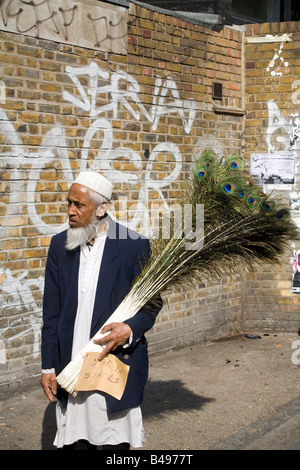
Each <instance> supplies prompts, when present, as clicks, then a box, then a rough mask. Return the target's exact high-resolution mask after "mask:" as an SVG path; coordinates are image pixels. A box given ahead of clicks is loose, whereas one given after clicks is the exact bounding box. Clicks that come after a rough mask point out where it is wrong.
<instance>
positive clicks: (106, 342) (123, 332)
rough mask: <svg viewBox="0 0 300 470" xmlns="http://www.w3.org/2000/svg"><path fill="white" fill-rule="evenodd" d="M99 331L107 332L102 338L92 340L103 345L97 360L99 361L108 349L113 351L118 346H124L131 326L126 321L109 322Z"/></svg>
mask: <svg viewBox="0 0 300 470" xmlns="http://www.w3.org/2000/svg"><path fill="white" fill-rule="evenodd" d="M108 332H109V333H108ZM101 333H102V334H104V333H108V334H107V335H106V336H105V337H104V338H100V339H95V340H94V343H96V344H100V345H101V346H105V348H104V349H103V351H102V352H101V353H100V355H99V358H98V359H99V361H101V360H102V359H103V358H104V357H105V356H106V354H108V353H109V352H110V351H114V350H115V349H117V348H118V347H119V346H124V344H126V343H127V341H128V339H129V338H130V335H131V328H130V326H128V325H127V324H126V323H110V324H109V325H106V326H105V327H104V328H102V330H101Z"/></svg>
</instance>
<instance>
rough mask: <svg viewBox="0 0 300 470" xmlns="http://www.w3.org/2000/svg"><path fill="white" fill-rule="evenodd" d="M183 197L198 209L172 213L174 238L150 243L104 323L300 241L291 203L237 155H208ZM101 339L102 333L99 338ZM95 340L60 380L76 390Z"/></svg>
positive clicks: (273, 259)
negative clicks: (186, 218) (183, 220)
mask: <svg viewBox="0 0 300 470" xmlns="http://www.w3.org/2000/svg"><path fill="white" fill-rule="evenodd" d="M182 194H183V196H182V197H181V198H180V200H179V201H178V203H179V207H180V210H181V214H184V213H185V211H186V208H187V207H189V208H192V211H191V214H192V215H191V220H190V222H189V224H187V225H188V226H186V225H185V224H178V223H177V220H178V219H177V220H176V215H175V214H173V215H172V218H171V226H172V233H171V236H170V237H169V238H165V239H164V238H158V239H154V240H152V241H151V250H152V255H151V257H150V259H148V260H146V261H145V264H144V266H143V268H142V271H141V274H140V276H139V277H138V278H137V279H136V281H135V282H134V284H133V286H132V288H131V290H130V292H129V293H128V295H127V296H126V297H125V299H124V300H123V302H122V303H121V304H120V305H119V307H118V308H117V310H116V311H115V312H114V313H113V315H112V316H111V317H110V318H109V320H108V321H107V322H106V324H109V323H111V322H114V321H124V320H126V319H128V318H129V317H131V316H133V315H135V314H136V313H137V312H138V311H139V310H140V309H141V308H142V307H144V306H145V305H147V306H148V307H151V305H154V304H155V303H156V302H157V300H158V298H159V296H160V294H162V293H163V291H165V290H166V289H168V290H169V289H173V288H177V287H178V286H180V285H181V284H182V283H192V284H194V283H195V282H197V283H198V282H199V280H200V281H203V280H207V279H212V278H221V277H225V276H228V275H233V274H237V273H238V272H240V270H241V269H251V268H252V267H253V266H254V264H256V263H279V262H280V261H281V259H282V255H283V254H284V253H285V252H286V250H287V247H288V245H289V242H290V241H295V240H299V239H300V234H299V231H298V229H297V226H296V225H295V224H294V222H293V220H292V218H291V215H290V211H289V208H288V207H287V206H285V205H284V204H280V202H279V201H277V200H276V201H272V200H271V199H270V196H267V195H265V194H264V193H263V191H262V188H261V187H260V186H258V185H257V184H255V182H254V181H253V180H252V179H251V178H249V176H247V175H246V174H245V172H244V162H243V160H242V159H241V158H240V157H238V156H229V157H226V158H224V159H218V158H217V157H216V156H215V155H214V153H213V152H211V151H206V152H204V153H203V154H202V155H201V157H200V158H199V160H198V161H197V162H196V165H195V169H194V171H193V172H192V173H191V175H190V179H189V181H188V182H187V186H186V188H184V190H183V191H182ZM199 208H200V210H199ZM199 221H200V223H199ZM102 336H103V335H102V334H101V332H100V331H99V332H98V333H97V334H96V335H95V337H94V338H93V339H96V338H99V337H102ZM93 339H92V340H91V341H90V342H89V343H88V344H87V345H86V347H85V348H84V349H83V350H82V351H81V352H80V353H79V354H78V356H77V357H76V358H74V359H73V360H72V361H71V362H70V363H69V364H68V366H67V367H66V368H65V369H64V370H63V371H62V372H61V374H60V375H59V376H58V377H57V380H58V382H59V383H60V385H61V386H62V387H63V388H65V389H66V390H67V391H68V392H69V393H71V394H73V395H76V393H77V392H76V382H77V380H78V377H79V373H80V369H81V365H82V363H83V358H84V355H85V353H86V352H90V351H100V350H101V346H99V345H95V344H94V342H93Z"/></svg>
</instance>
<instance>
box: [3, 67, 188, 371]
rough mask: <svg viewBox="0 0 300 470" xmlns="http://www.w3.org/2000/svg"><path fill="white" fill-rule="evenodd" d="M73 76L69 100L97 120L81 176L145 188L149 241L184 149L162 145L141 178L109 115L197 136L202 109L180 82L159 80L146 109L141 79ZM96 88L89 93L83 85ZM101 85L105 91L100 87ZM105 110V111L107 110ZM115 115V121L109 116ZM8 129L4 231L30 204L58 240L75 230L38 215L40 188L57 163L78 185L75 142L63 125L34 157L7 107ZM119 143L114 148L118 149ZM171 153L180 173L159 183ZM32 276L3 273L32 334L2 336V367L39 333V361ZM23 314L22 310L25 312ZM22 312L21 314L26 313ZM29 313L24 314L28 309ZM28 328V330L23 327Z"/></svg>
mask: <svg viewBox="0 0 300 470" xmlns="http://www.w3.org/2000/svg"><path fill="white" fill-rule="evenodd" d="M66 73H67V75H68V76H69V78H70V80H71V81H72V82H73V83H74V85H75V90H76V91H75V92H74V94H71V93H70V92H68V91H64V92H63V98H64V100H65V101H67V102H70V103H72V104H73V105H74V106H75V107H77V108H78V110H79V112H80V110H82V111H84V112H85V113H87V114H88V115H89V116H90V118H91V125H90V127H89V128H88V129H87V131H86V133H85V136H84V138H83V145H82V149H81V155H80V168H79V169H80V171H82V170H85V169H87V168H89V169H91V170H95V171H99V172H102V173H103V174H105V175H106V176H107V177H108V178H109V179H110V180H111V181H112V182H113V183H126V184H129V185H131V187H132V188H136V187H137V185H138V188H139V190H138V199H137V204H136V206H135V208H134V212H133V215H132V217H131V218H130V220H129V221H128V225H129V226H130V227H131V228H133V229H136V228H137V227H138V226H139V225H141V224H142V222H143V224H142V225H143V227H144V229H145V228H146V234H147V235H148V236H149V235H151V233H150V232H151V221H150V216H149V200H150V196H149V193H150V191H151V190H155V191H157V192H158V194H159V197H160V199H161V201H162V204H163V205H164V207H165V208H168V204H167V201H166V200H165V197H164V193H163V191H162V190H163V188H166V187H168V186H169V185H170V184H171V183H172V182H174V181H175V180H176V179H177V178H178V176H179V174H180V172H181V169H182V155H181V152H180V150H179V147H178V146H177V145H175V144H174V143H171V142H164V143H159V144H157V145H155V146H154V147H153V148H152V150H151V152H149V156H148V158H147V161H146V165H145V168H144V169H143V171H142V172H141V173H140V177H139V176H138V172H139V170H141V168H142V166H143V158H142V156H141V155H140V154H139V153H138V152H136V151H134V150H132V149H131V148H130V147H123V146H117V144H118V142H115V139H114V130H113V127H112V123H111V122H110V120H109V119H107V118H106V117H104V116H103V114H104V113H108V112H110V113H111V115H112V116H113V119H116V118H117V116H118V112H119V111H122V110H126V111H127V112H128V113H129V115H130V117H131V119H132V120H136V121H139V120H140V119H143V120H145V119H146V121H148V122H149V123H150V124H151V127H152V130H153V131H155V130H156V129H157V127H158V125H159V122H160V119H161V117H162V116H166V115H177V116H178V117H179V119H180V120H181V122H182V126H183V128H184V131H185V132H186V133H187V134H188V133H190V131H191V129H192V125H193V122H194V118H195V114H196V105H195V103H194V102H193V101H186V100H181V98H180V94H179V91H178V89H177V86H176V82H175V81H174V80H172V79H170V78H165V79H163V78H157V79H156V82H155V88H154V94H153V102H152V106H151V107H150V110H149V109H146V108H145V106H144V105H143V103H142V102H141V100H140V98H139V92H140V87H139V84H138V82H137V80H136V79H135V78H134V77H132V76H131V75H129V74H127V73H126V72H124V71H118V72H113V73H109V72H108V71H107V70H102V69H101V68H100V67H98V65H97V64H96V63H94V62H91V63H90V64H89V65H87V66H84V67H78V68H76V67H69V66H68V67H67V68H66ZM86 80H87V82H88V86H87V87H84V86H83V82H84V81H86ZM99 83H101V85H99ZM103 101H105V104H102V105H99V103H100V102H101V103H103ZM106 115H107V114H106ZM0 129H1V134H2V136H3V137H4V143H5V147H6V149H10V151H9V152H7V151H5V152H3V153H2V154H0V162H1V166H2V167H3V168H6V167H7V168H9V171H10V192H9V202H8V204H7V206H6V214H5V217H3V218H2V219H3V220H2V229H4V230H5V227H9V226H10V225H11V221H12V220H13V219H14V220H15V218H16V217H18V216H20V217H21V210H22V209H21V208H22V206H23V205H24V202H25V203H26V204H27V212H28V217H29V219H30V223H31V224H33V225H34V226H35V227H36V228H37V229H38V231H39V232H40V233H41V234H43V235H48V236H49V235H53V234H55V233H57V232H59V231H61V230H64V229H65V228H67V223H63V224H61V225H53V224H50V223H47V222H45V221H44V220H43V219H42V216H41V215H40V214H39V211H38V210H37V203H36V193H37V192H36V189H37V184H38V183H39V182H40V179H41V173H42V171H43V169H45V168H46V167H47V165H49V164H53V163H56V164H57V167H58V168H60V171H61V175H62V178H63V179H64V180H65V181H66V182H67V184H68V187H70V185H71V184H72V182H73V180H74V175H73V171H72V169H71V162H70V160H69V153H68V145H67V142H68V140H67V137H66V133H65V130H64V128H63V127H62V126H59V125H56V126H55V127H53V128H52V129H50V130H49V131H48V132H47V133H46V134H45V136H44V139H43V142H42V145H41V147H40V148H38V149H37V150H36V151H29V150H26V147H25V146H24V144H23V141H22V138H21V137H20V136H19V135H18V133H17V132H16V130H15V128H14V126H13V123H12V122H10V120H9V119H8V117H7V115H6V113H5V111H4V109H3V108H1V107H0ZM96 135H98V136H99V135H100V137H101V138H100V147H99V148H98V149H97V154H96V156H95V158H94V159H93V161H92V162H90V161H89V160H88V154H89V150H90V148H91V145H92V141H93V138H94V137H95V136H96ZM113 144H114V145H113ZM164 152H165V153H167V154H168V155H169V156H170V158H171V160H172V162H173V165H172V169H171V170H170V171H169V173H168V172H166V173H165V174H164V176H163V178H161V179H156V178H154V177H153V176H152V174H153V164H154V163H155V162H156V160H157V157H158V156H159V155H160V154H162V153H164ZM120 158H123V159H126V160H128V161H129V162H130V163H131V164H132V165H133V167H134V169H135V170H136V171H120V170H117V169H116V168H114V166H113V162H114V160H117V159H120ZM24 168H26V169H29V170H27V171H28V175H26V177H25V175H24ZM27 275H28V272H27V271H24V272H23V273H22V274H21V275H19V276H18V277H14V276H13V275H12V273H11V271H10V270H9V269H6V270H2V271H1V272H0V280H1V284H2V292H1V296H0V304H1V306H2V308H3V310H4V309H9V308H10V307H11V308H12V307H17V306H18V305H23V306H26V311H27V312H30V313H29V316H28V320H27V321H28V327H26V328H25V330H24V329H23V330H22V332H20V333H19V334H17V336H12V337H9V333H8V330H7V329H6V328H5V329H3V330H1V331H0V333H1V335H0V363H2V364H3V363H5V362H6V353H5V351H6V349H5V348H6V343H7V342H8V343H9V342H13V341H15V340H16V338H17V337H19V336H20V335H26V334H29V333H30V332H31V333H33V334H34V341H33V344H34V346H33V348H34V351H33V354H35V355H37V354H38V352H39V351H38V349H37V347H38V346H37V345H38V340H37V337H36V335H38V334H39V333H38V332H39V330H40V321H41V318H40V308H39V306H38V304H37V303H36V301H35V298H34V296H33V294H32V292H31V289H32V288H35V289H36V290H40V292H42V290H43V279H42V278H39V279H38V280H28V279H27ZM17 308H18V307H17ZM20 308H21V307H20ZM22 308H23V307H22ZM23 326H24V325H23Z"/></svg>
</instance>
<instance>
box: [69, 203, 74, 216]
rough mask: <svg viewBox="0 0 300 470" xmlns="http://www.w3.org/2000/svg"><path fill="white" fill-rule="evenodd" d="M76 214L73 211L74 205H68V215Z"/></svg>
mask: <svg viewBox="0 0 300 470" xmlns="http://www.w3.org/2000/svg"><path fill="white" fill-rule="evenodd" d="M75 214H76V211H75V205H74V204H69V207H68V215H69V216H70V215H75Z"/></svg>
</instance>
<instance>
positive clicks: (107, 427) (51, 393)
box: [41, 171, 159, 450]
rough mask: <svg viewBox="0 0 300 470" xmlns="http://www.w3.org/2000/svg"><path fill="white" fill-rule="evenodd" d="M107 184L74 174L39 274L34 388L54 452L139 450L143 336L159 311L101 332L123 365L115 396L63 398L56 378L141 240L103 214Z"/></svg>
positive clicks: (139, 255)
mask: <svg viewBox="0 0 300 470" xmlns="http://www.w3.org/2000/svg"><path fill="white" fill-rule="evenodd" d="M111 194H112V185H111V183H110V182H109V181H108V180H107V179H106V178H104V177H103V176H102V175H100V174H98V173H94V172H90V171H87V172H82V173H80V174H79V176H78V177H77V179H76V180H75V182H74V183H73V184H72V186H71V188H70V190H69V194H68V216H69V226H70V227H69V229H68V230H66V231H64V232H62V233H59V234H58V235H55V236H54V237H53V238H52V240H51V244H50V248H49V253H48V259H47V264H46V274H45V290H44V301H43V328H42V347H41V351H42V378H41V385H42V387H43V389H44V392H45V394H46V395H47V397H48V398H49V400H51V401H53V400H54V398H55V397H56V396H57V398H58V403H57V408H56V414H57V433H56V437H55V441H54V445H55V446H57V447H58V448H62V449H73V448H76V446H77V448H78V446H79V445H81V446H84V447H83V448H84V449H88V450H90V449H92V450H94V449H97V446H102V449H129V448H130V446H132V447H141V446H142V442H143V441H144V430H143V423H142V415H141V409H140V405H141V402H142V399H143V390H144V386H145V383H146V380H147V376H148V352H147V341H146V339H145V336H144V334H145V333H146V331H148V330H149V329H150V328H152V326H153V325H154V323H155V319H156V316H157V314H158V312H159V308H155V309H153V310H149V309H142V310H140V311H139V312H138V313H137V314H136V315H135V316H133V317H132V318H130V319H128V320H127V321H125V322H123V323H117V322H116V323H110V324H108V325H107V326H105V327H104V328H103V329H102V332H103V333H106V336H105V337H104V338H102V339H101V340H98V342H99V343H101V344H102V345H104V346H105V348H104V350H103V352H102V353H101V357H100V358H103V357H104V356H105V355H106V354H107V353H108V352H111V353H113V354H115V355H116V356H117V357H118V358H119V359H120V360H121V361H122V362H123V363H125V364H127V365H129V366H130V369H129V374H128V378H127V383H126V387H125V391H124V393H123V396H122V398H121V399H120V400H117V399H116V398H114V397H112V396H110V395H108V394H105V393H102V392H99V391H95V392H78V394H77V396H76V397H73V396H71V395H70V396H68V394H67V393H66V392H65V390H63V389H62V388H61V387H59V386H57V383H56V375H58V374H59V373H60V371H61V370H62V369H63V368H64V367H65V366H66V365H67V364H68V363H69V361H70V360H71V359H72V358H73V357H75V356H76V354H77V353H78V352H79V351H80V350H81V349H82V348H83V347H84V346H85V345H86V344H87V342H88V341H89V339H90V338H91V337H93V336H94V335H95V333H96V332H97V331H98V330H99V329H100V328H101V326H102V325H103V324H104V323H105V322H106V321H107V320H108V318H109V317H110V316H111V314H112V313H113V312H114V311H115V309H116V308H117V306H118V305H119V304H120V303H121V301H122V300H123V298H124V297H125V296H126V294H127V293H128V292H129V290H130V288H131V285H132V283H133V281H134V279H135V278H136V277H137V276H138V274H139V273H140V269H141V263H143V260H144V259H145V256H146V257H147V256H149V255H150V245H149V241H148V240H147V239H146V238H144V237H142V236H139V235H138V234H136V233H135V232H132V231H130V230H128V229H126V228H125V227H124V226H121V225H119V224H118V223H115V222H114V221H113V220H112V219H111V218H110V217H109V216H108V215H107V209H108V203H109V200H110V199H111Z"/></svg>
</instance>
